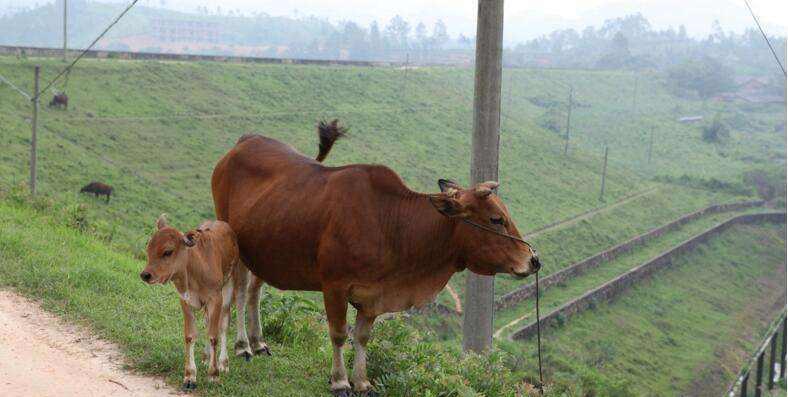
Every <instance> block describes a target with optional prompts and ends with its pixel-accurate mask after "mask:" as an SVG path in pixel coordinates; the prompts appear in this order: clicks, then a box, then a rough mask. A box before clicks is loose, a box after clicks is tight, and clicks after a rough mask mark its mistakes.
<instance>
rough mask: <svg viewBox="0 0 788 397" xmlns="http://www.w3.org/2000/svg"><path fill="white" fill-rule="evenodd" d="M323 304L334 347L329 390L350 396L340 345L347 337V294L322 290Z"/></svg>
mask: <svg viewBox="0 0 788 397" xmlns="http://www.w3.org/2000/svg"><path fill="white" fill-rule="evenodd" d="M323 304H324V305H325V306H326V316H327V317H328V335H329V336H330V337H331V344H332V346H333V348H334V361H333V366H332V368H331V380H330V382H331V392H332V393H333V394H334V395H335V396H338V397H349V396H350V383H349V382H348V380H347V370H345V360H344V358H343V356H342V347H343V346H344V344H345V339H347V322H346V318H347V294H346V293H345V292H344V291H336V290H326V291H323Z"/></svg>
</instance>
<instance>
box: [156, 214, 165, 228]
mask: <svg viewBox="0 0 788 397" xmlns="http://www.w3.org/2000/svg"><path fill="white" fill-rule="evenodd" d="M165 227H167V215H166V214H161V215H159V219H156V228H157V229H159V230H161V229H164V228H165Z"/></svg>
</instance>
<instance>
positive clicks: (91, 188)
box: [79, 182, 112, 203]
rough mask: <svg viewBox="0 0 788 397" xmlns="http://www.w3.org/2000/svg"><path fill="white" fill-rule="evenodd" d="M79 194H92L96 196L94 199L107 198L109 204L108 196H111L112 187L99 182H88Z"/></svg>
mask: <svg viewBox="0 0 788 397" xmlns="http://www.w3.org/2000/svg"><path fill="white" fill-rule="evenodd" d="M79 192H80V193H93V194H95V195H96V197H98V196H107V202H108V203H109V196H111V195H112V186H110V185H107V184H106V183H101V182H90V183H88V184H87V185H85V186H84V187H83V188H82V189H81V190H80V191H79Z"/></svg>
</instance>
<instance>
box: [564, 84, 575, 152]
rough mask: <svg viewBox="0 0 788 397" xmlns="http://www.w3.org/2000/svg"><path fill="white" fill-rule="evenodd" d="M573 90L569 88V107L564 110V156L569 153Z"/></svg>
mask: <svg viewBox="0 0 788 397" xmlns="http://www.w3.org/2000/svg"><path fill="white" fill-rule="evenodd" d="M574 93H575V88H574V87H571V86H570V87H569V104H568V105H567V106H569V107H568V108H567V110H566V136H565V137H564V156H566V154H567V153H568V152H569V128H570V127H569V126H570V124H571V123H572V100H573V98H574Z"/></svg>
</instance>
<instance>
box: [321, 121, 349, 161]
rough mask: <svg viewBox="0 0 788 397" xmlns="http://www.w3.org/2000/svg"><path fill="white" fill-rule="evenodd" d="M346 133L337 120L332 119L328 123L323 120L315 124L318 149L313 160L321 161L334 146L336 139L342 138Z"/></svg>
mask: <svg viewBox="0 0 788 397" xmlns="http://www.w3.org/2000/svg"><path fill="white" fill-rule="evenodd" d="M345 133H347V129H346V128H345V127H342V126H340V125H339V120H338V119H334V120H332V121H331V122H330V123H327V122H326V121H325V120H323V121H320V122H319V123H318V124H317V135H318V136H319V137H320V150H319V151H318V153H317V157H315V160H317V161H319V162H321V163H322V162H323V160H325V159H326V157H327V156H328V153H329V152H330V151H331V148H332V147H333V146H334V142H336V141H337V139H339V138H342V137H343V136H345Z"/></svg>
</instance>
